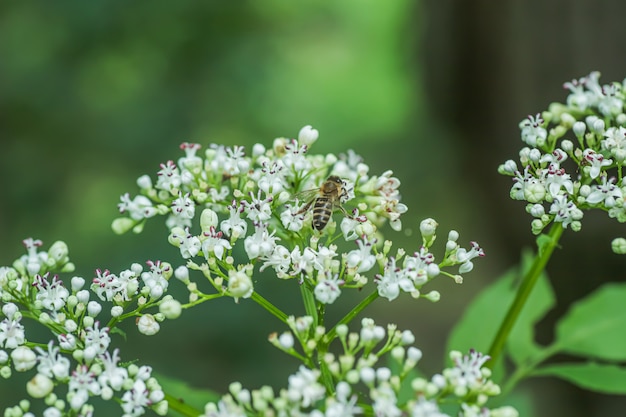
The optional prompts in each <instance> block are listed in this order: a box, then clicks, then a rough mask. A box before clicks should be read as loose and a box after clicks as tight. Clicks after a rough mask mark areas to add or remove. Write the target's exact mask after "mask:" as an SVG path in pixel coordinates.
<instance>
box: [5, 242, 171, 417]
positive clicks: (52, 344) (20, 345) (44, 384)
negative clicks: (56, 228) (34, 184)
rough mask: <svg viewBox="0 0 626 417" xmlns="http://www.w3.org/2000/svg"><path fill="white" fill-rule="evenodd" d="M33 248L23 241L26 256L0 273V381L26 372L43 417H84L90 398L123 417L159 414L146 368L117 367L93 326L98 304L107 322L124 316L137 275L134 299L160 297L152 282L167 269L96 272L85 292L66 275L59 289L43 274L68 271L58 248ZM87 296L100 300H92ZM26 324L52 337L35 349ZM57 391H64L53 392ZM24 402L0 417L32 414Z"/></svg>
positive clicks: (163, 407) (114, 354) (160, 399)
mask: <svg viewBox="0 0 626 417" xmlns="http://www.w3.org/2000/svg"><path fill="white" fill-rule="evenodd" d="M41 244H42V243H41V241H38V240H33V239H26V240H25V241H24V246H25V247H26V249H27V251H28V253H27V255H24V256H22V257H21V258H20V259H18V260H17V261H15V262H14V263H13V266H12V267H0V305H1V306H2V315H0V317H3V318H2V319H1V320H0V376H2V377H3V378H9V377H10V376H11V374H12V372H13V370H14V371H16V372H27V371H30V370H33V369H34V370H35V371H36V373H35V375H34V376H33V377H32V379H31V380H30V381H29V382H28V384H27V386H26V391H27V393H28V394H29V395H30V396H31V397H32V398H35V399H38V398H41V399H44V401H45V404H46V405H48V407H47V408H46V409H45V410H44V411H43V416H44V417H60V416H62V415H84V416H87V415H91V414H92V413H93V409H94V407H93V406H92V405H91V404H90V402H89V400H90V398H91V397H99V398H102V399H104V400H110V399H113V398H116V399H117V401H118V402H119V403H120V405H121V408H122V413H121V415H123V416H125V417H126V416H128V417H130V416H140V415H142V414H144V413H145V411H146V409H147V408H152V409H154V410H155V411H157V412H158V413H160V414H164V413H165V412H166V411H167V402H166V401H165V400H164V393H163V391H162V390H161V387H160V386H159V384H158V383H157V381H156V380H155V379H154V378H153V377H151V368H150V367H147V366H141V367H140V366H137V365H128V364H126V365H121V364H120V363H119V362H120V357H119V352H118V350H117V349H114V350H113V349H112V347H111V338H110V336H109V330H110V327H109V326H101V325H100V322H99V321H98V319H99V315H100V313H101V311H102V310H103V304H101V302H102V301H111V302H112V303H114V304H116V305H115V306H114V307H113V308H111V311H110V312H111V315H112V316H114V317H119V316H120V315H121V314H122V312H124V308H123V307H122V305H124V306H126V307H128V303H126V302H127V301H128V300H130V299H131V298H133V297H135V295H136V293H137V292H138V288H139V283H138V282H137V281H138V277H140V278H141V280H142V281H143V283H144V284H143V287H142V289H141V293H145V297H146V299H149V298H150V297H157V298H158V297H160V295H161V294H162V293H163V291H159V290H158V288H161V287H163V286H164V285H163V282H161V281H158V279H159V278H160V279H163V277H162V275H163V270H164V269H167V268H168V267H166V266H165V267H164V266H163V265H161V264H153V263H150V264H149V266H150V271H149V272H142V268H141V266H139V265H134V266H133V268H132V271H130V270H129V271H126V272H124V273H122V274H120V277H116V276H114V275H113V274H110V273H109V272H108V271H104V272H101V271H97V277H96V278H94V280H93V284H92V285H91V289H92V291H93V293H92V292H90V291H89V289H88V288H89V286H88V285H86V281H85V279H84V278H82V277H78V276H74V277H72V278H71V279H69V280H68V281H67V283H68V284H69V286H67V287H66V285H65V283H64V282H63V281H62V280H61V279H60V278H59V276H58V275H53V276H51V275H50V274H51V273H52V272H71V271H72V270H73V269H74V267H73V265H72V264H71V263H69V258H68V250H67V246H66V245H65V244H64V243H63V242H56V243H55V244H53V245H52V247H51V248H50V249H49V250H48V251H47V252H39V251H38V248H39V247H40V246H41ZM170 275H171V274H170ZM165 288H167V285H165ZM94 293H95V295H96V296H97V297H98V298H99V299H100V301H96V300H95V299H92V298H93V295H94ZM117 310H119V311H117ZM142 319H143V317H142ZM27 320H35V321H37V322H39V323H40V324H41V325H43V326H45V327H47V328H48V329H49V330H50V331H51V333H52V335H53V336H52V339H51V340H49V341H45V342H43V343H35V342H34V341H32V340H29V338H28V337H27V334H26V333H27V328H26V327H25V326H24V321H27ZM114 320H116V319H115V318H114ZM113 322H114V321H112V323H113ZM139 326H140V327H141V325H139ZM31 337H35V334H33V335H32V336H31ZM40 346H47V347H46V349H43V348H42V347H40ZM60 386H66V388H59V389H58V390H57V388H58V387H60ZM29 403H30V402H29V401H27V400H23V401H21V402H20V404H19V405H17V406H15V407H13V408H10V409H7V410H6V411H5V415H8V416H10V415H16V416H29V415H32V414H30V413H29V412H28V411H27V410H28V407H29Z"/></svg>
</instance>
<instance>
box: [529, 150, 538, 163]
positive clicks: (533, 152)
mask: <svg viewBox="0 0 626 417" xmlns="http://www.w3.org/2000/svg"><path fill="white" fill-rule="evenodd" d="M528 158H529V159H530V160H531V161H533V162H539V160H540V159H541V151H540V150H539V149H537V148H533V149H531V150H530V152H529V153H528Z"/></svg>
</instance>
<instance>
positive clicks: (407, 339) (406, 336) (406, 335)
mask: <svg viewBox="0 0 626 417" xmlns="http://www.w3.org/2000/svg"><path fill="white" fill-rule="evenodd" d="M400 343H402V344H403V345H411V344H413V343H415V336H414V335H413V332H412V331H410V330H405V331H403V332H402V338H401V340H400Z"/></svg>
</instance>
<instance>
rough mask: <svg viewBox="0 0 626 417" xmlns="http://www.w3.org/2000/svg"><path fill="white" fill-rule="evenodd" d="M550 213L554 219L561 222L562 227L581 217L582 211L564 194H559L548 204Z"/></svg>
mask: <svg viewBox="0 0 626 417" xmlns="http://www.w3.org/2000/svg"><path fill="white" fill-rule="evenodd" d="M550 214H554V215H555V217H554V221H556V222H561V223H563V227H567V226H568V225H569V224H571V223H572V222H574V221H577V220H580V219H582V217H583V212H582V211H581V210H580V209H579V208H578V207H576V205H575V204H574V202H572V201H570V200H568V199H567V197H566V196H564V195H559V196H557V198H555V199H554V201H553V202H552V205H551V206H550Z"/></svg>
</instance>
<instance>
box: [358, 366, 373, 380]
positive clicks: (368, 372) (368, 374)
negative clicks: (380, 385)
mask: <svg viewBox="0 0 626 417" xmlns="http://www.w3.org/2000/svg"><path fill="white" fill-rule="evenodd" d="M360 374H361V381H363V383H365V384H371V383H372V382H374V380H375V379H376V372H375V371H374V370H373V369H372V368H370V367H366V368H363V369H361V372H360Z"/></svg>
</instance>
